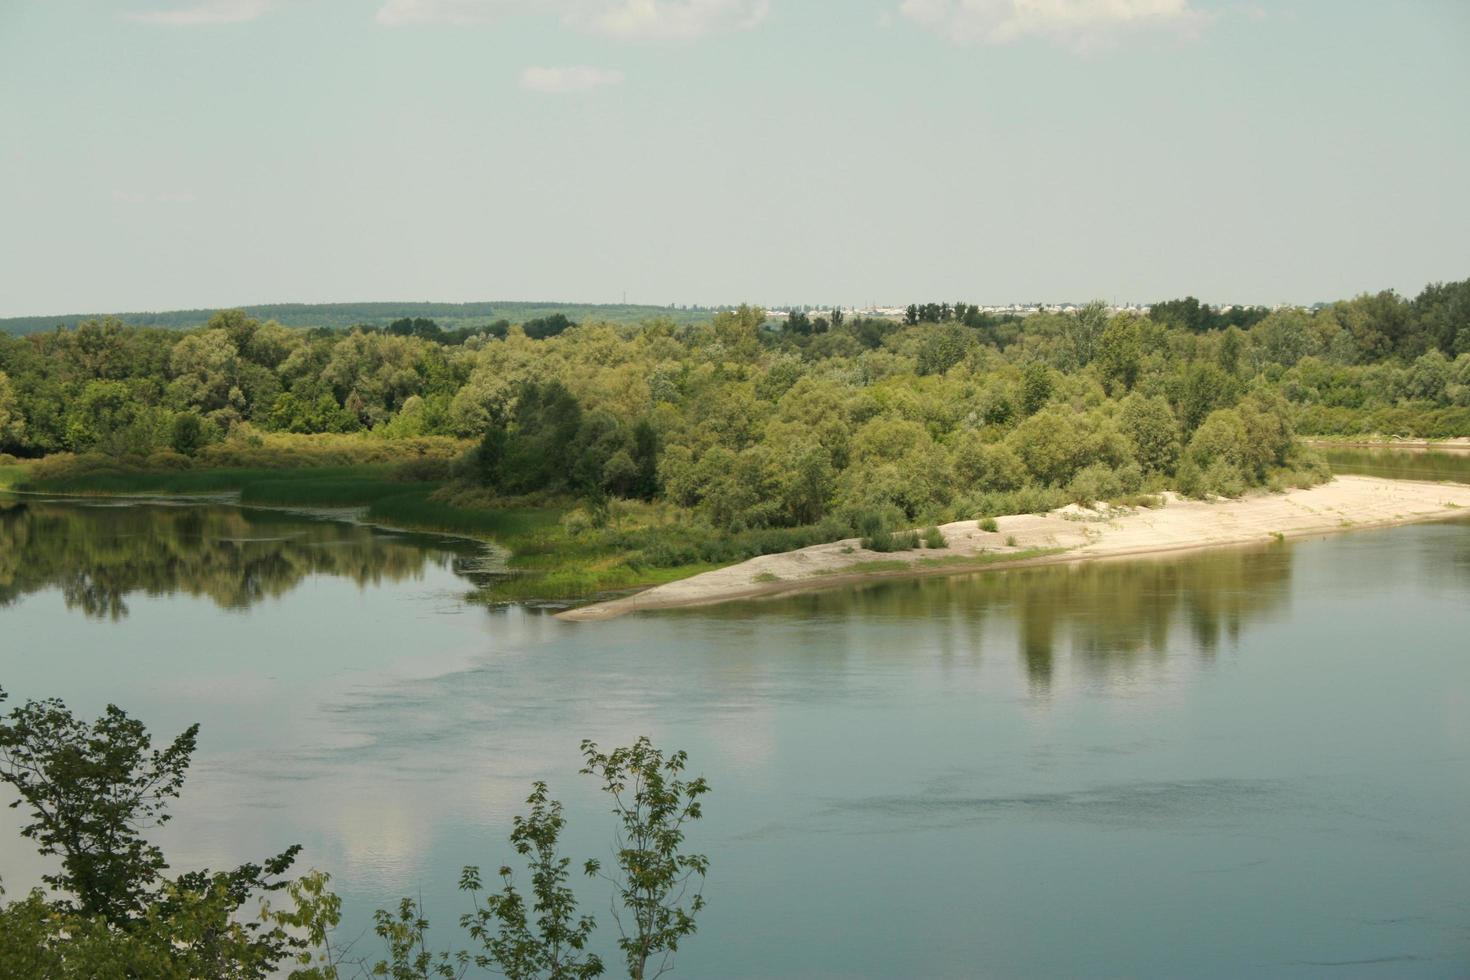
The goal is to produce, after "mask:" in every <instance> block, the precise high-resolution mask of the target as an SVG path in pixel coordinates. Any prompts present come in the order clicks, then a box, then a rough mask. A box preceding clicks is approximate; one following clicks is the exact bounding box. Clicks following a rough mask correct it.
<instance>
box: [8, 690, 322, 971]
mask: <svg viewBox="0 0 1470 980" xmlns="http://www.w3.org/2000/svg"><path fill="white" fill-rule="evenodd" d="M4 699H5V692H4V691H0V701H3V700H4ZM198 731H199V726H197V725H193V726H190V727H189V728H188V729H186V730H185V731H184V732H183V733H182V734H180V735H179V736H178V737H177V738H175V739H174V740H173V742H172V743H170V744H169V745H168V746H167V747H166V748H163V749H155V748H153V745H152V740H151V738H150V737H149V735H148V732H147V729H146V728H145V727H144V726H143V725H142V723H141V722H139V721H137V720H136V719H134V718H131V717H129V716H128V715H127V714H126V712H124V711H122V710H121V709H119V708H117V707H116V706H114V705H108V706H107V709H106V711H105V712H104V713H103V715H102V716H101V717H100V718H98V719H97V720H96V721H95V722H93V723H88V722H86V721H83V720H81V719H78V718H76V717H75V716H74V715H73V714H72V713H71V711H70V710H68V709H67V708H66V706H65V705H64V704H62V703H61V702H60V701H56V700H50V701H41V702H36V701H28V702H26V703H25V704H24V705H22V706H21V707H19V708H16V709H14V710H12V711H11V712H10V713H9V715H7V716H6V717H5V718H4V720H3V721H0V781H3V782H5V783H7V784H8V785H9V786H10V787H11V788H12V789H13V790H14V791H15V793H16V795H17V797H18V798H17V799H16V801H15V802H14V803H13V804H12V806H14V807H22V806H24V807H25V808H26V809H27V810H28V811H29V816H30V822H29V823H27V824H25V825H24V826H22V827H21V835H22V836H23V837H26V838H28V839H30V840H33V841H35V842H36V843H37V845H38V850H39V851H40V853H41V854H42V855H48V856H56V857H59V858H60V862H61V869H60V871H59V872H58V873H52V874H47V875H44V876H43V880H44V881H45V882H46V883H47V884H48V885H50V886H51V887H52V888H53V889H54V890H55V891H56V893H57V896H56V897H55V898H51V899H48V898H46V897H44V896H42V895H41V893H39V892H33V893H32V894H31V896H29V897H28V898H27V899H25V900H24V901H22V902H19V903H15V904H13V905H11V906H8V907H6V908H5V909H4V910H3V915H0V919H3V920H5V921H4V924H5V925H6V926H7V929H6V935H7V936H9V935H11V928H14V930H15V932H16V933H18V934H21V935H28V936H29V937H30V942H31V943H32V946H31V949H30V950H29V952H28V953H21V954H20V955H22V956H28V957H29V958H30V959H31V960H32V961H33V963H34V964H39V965H40V966H42V967H43V969H42V971H41V972H39V973H37V974H34V975H41V976H104V975H105V976H148V977H155V976H157V977H179V978H181V980H182V978H184V977H197V976H210V977H228V978H235V977H240V978H245V977H249V978H263V977H266V976H269V975H271V974H272V973H273V972H274V971H275V969H276V967H277V966H278V965H280V964H282V963H283V962H285V961H286V960H287V959H288V958H292V957H296V958H297V959H298V962H300V960H299V956H300V954H301V953H302V952H304V951H306V950H307V949H308V946H309V945H310V944H311V942H312V941H313V938H315V937H316V936H318V935H319V930H318V929H317V928H314V927H325V926H326V925H328V924H330V923H331V921H332V919H333V917H334V915H335V902H334V899H331V898H330V897H329V896H328V893H326V892H325V889H324V888H321V887H315V888H314V887H312V884H311V883H310V882H308V883H307V885H306V886H305V887H300V886H298V888H297V889H296V890H295V891H294V892H290V893H288V894H290V895H291V897H292V898H293V902H295V904H296V907H295V908H294V909H293V910H289V911H288V912H286V913H284V914H281V913H272V912H271V910H270V909H269V907H266V908H264V909H263V910H262V913H261V914H260V915H257V916H254V917H244V916H241V914H240V913H241V910H242V908H243V906H244V905H245V904H246V903H247V902H248V901H250V900H251V899H252V898H253V897H263V896H264V895H265V894H267V893H270V892H274V891H279V890H282V889H284V888H285V887H286V885H287V884H288V883H287V882H285V881H282V880H279V876H280V875H282V874H284V873H285V872H286V871H287V870H288V869H289V868H290V866H291V864H292V863H293V862H294V860H295V858H296V855H297V853H298V852H299V850H300V848H299V847H291V848H288V849H287V850H286V851H284V852H282V853H281V854H279V855H277V856H276V857H274V858H271V859H269V860H267V861H265V862H264V863H263V864H245V865H241V866H240V867H238V868H236V869H234V870H232V871H227V872H219V873H215V874H210V873H208V872H204V871H195V872H188V873H186V874H183V875H181V876H179V877H178V878H176V879H169V878H168V877H166V875H165V874H164V872H165V871H166V870H167V868H168V863H167V861H166V860H165V859H164V855H163V852H162V851H161V850H160V849H159V848H158V847H157V845H155V844H153V843H151V842H149V841H148V840H147V839H146V838H145V837H144V836H143V831H144V830H145V829H147V828H150V827H154V826H158V825H160V824H163V823H166V822H167V821H168V820H169V819H170V814H169V813H168V805H169V803H170V801H172V800H174V799H177V798H178V796H179V792H180V789H181V787H182V786H183V782H184V776H185V772H186V770H187V769H188V765H189V759H190V757H191V756H192V754H193V752H194V747H195V740H196V737H197V735H198ZM317 884H318V886H319V885H320V882H319V881H318V882H317ZM301 927H308V928H307V929H306V932H307V935H305V936H303V935H299V934H296V933H293V932H292V931H290V930H291V929H293V928H301ZM0 946H3V947H7V948H9V947H10V946H11V941H10V940H9V939H7V941H6V942H4V943H0ZM10 955H12V954H9V953H7V954H0V965H3V964H4V963H5V962H6V958H7V957H9V956H10ZM307 959H308V961H309V960H310V959H311V956H310V954H309V953H308V954H307ZM47 961H50V963H51V966H52V967H54V969H52V968H46V964H47ZM12 962H13V961H12ZM6 975H12V976H13V975H17V974H15V973H7V974H6Z"/></svg>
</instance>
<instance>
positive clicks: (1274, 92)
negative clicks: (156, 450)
mask: <svg viewBox="0 0 1470 980" xmlns="http://www.w3.org/2000/svg"><path fill="white" fill-rule="evenodd" d="M1467 113H1470V3H1467V2H1465V0H1402V2H1395V3H1383V2H1379V0H1280V2H1271V0H1256V2H1235V0H0V316H21V315H43V314H61V313H73V312H122V311H143V310H163V309H178V308H193V307H217V306H232V305H245V304H257V303H271V302H355V301H369V300H404V301H411V300H434V301H470V300H497V299H499V300H562V301H568V302H620V301H622V300H623V299H624V297H626V299H627V301H628V302H634V303H652V304H668V303H679V304H696V303H697V304H722V303H735V302H752V303H759V304H764V305H767V306H771V307H778V306H781V305H785V304H791V303H806V304H813V305H816V304H831V303H840V304H843V305H849V306H863V305H869V304H882V305H888V304H894V305H902V304H905V303H909V302H914V301H926V300H929V301H941V300H944V301H957V300H963V301H967V302H978V303H1008V302H1028V301H1038V300H1040V301H1051V302H1060V301H1083V300H1087V299H1091V298H1101V299H1107V300H1112V301H1117V302H1128V301H1135V302H1149V301H1152V300H1157V299H1162V298H1168V297H1175V296H1182V295H1185V294H1193V295H1196V296H1199V297H1201V298H1203V299H1205V300H1208V301H1211V302H1216V303H1227V302H1236V303H1240V302H1248V303H1267V304H1274V303H1283V302H1296V303H1310V302H1314V301H1317V300H1330V299H1337V298H1343V297H1347V296H1351V295H1355V294H1357V293H1360V292H1364V291H1377V290H1379V289H1387V288H1393V289H1397V290H1399V291H1400V292H1402V293H1405V294H1408V295H1412V294H1413V293H1416V292H1417V291H1418V290H1419V289H1421V288H1422V287H1423V286H1424V285H1425V284H1426V283H1427V282H1433V281H1443V280H1455V279H1463V278H1466V277H1467V276H1470V124H1467V123H1470V115H1467Z"/></svg>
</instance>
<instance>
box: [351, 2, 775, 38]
mask: <svg viewBox="0 0 1470 980" xmlns="http://www.w3.org/2000/svg"><path fill="white" fill-rule="evenodd" d="M769 10H770V0H386V2H384V3H383V5H382V6H381V7H379V8H378V13H377V21H378V23H380V24H386V25H389V26H399V25H404V24H483V23H490V22H493V21H497V20H500V19H501V18H503V17H507V16H511V15H515V14H538V13H539V14H551V15H555V16H557V17H559V18H560V19H561V20H562V22H563V23H565V24H567V25H569V26H571V27H575V28H578V29H579V30H584V31H590V32H592V33H596V34H604V35H607V36H609V37H614V38H619V39H622V40H637V41H645V40H654V41H663V40H692V39H694V38H700V37H705V36H707V35H710V34H720V33H725V32H728V31H740V30H747V29H749V28H752V27H754V26H756V25H757V24H759V23H760V22H761V21H762V20H764V19H765V17H766V14H767V12H768V11H769Z"/></svg>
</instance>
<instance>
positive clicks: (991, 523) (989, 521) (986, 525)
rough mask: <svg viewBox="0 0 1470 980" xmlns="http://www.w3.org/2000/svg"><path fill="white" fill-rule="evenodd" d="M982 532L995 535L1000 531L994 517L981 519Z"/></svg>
mask: <svg viewBox="0 0 1470 980" xmlns="http://www.w3.org/2000/svg"><path fill="white" fill-rule="evenodd" d="M980 530H982V531H989V532H990V533H991V534H994V533H995V532H996V531H999V530H1000V524H998V523H997V522H996V520H995V518H993V517H982V518H980Z"/></svg>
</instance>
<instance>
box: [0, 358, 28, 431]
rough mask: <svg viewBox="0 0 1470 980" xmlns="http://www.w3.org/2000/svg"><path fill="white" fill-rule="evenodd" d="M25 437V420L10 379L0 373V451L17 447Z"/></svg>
mask: <svg viewBox="0 0 1470 980" xmlns="http://www.w3.org/2000/svg"><path fill="white" fill-rule="evenodd" d="M25 435H26V420H25V416H23V415H22V414H21V412H20V402H19V400H18V399H17V398H16V397H15V390H14V389H13V388H12V387H11V386H10V379H9V378H8V377H6V375H5V372H4V371H0V449H4V448H6V447H10V446H19V445H20V444H21V443H22V442H23V441H24V440H25Z"/></svg>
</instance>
